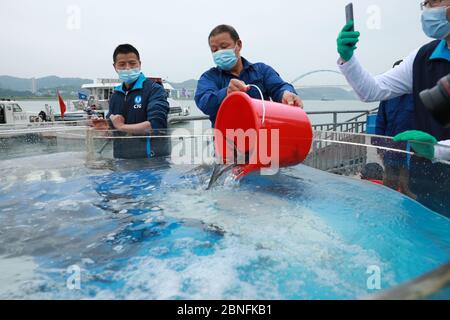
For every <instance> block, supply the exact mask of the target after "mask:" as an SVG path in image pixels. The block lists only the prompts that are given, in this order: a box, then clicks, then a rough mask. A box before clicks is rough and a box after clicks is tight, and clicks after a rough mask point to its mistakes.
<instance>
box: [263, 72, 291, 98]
mask: <svg viewBox="0 0 450 320" xmlns="http://www.w3.org/2000/svg"><path fill="white" fill-rule="evenodd" d="M263 66H264V87H265V88H266V90H267V91H268V92H269V95H270V97H271V98H272V100H273V101H275V102H281V101H282V99H283V94H284V92H285V91H289V92H292V93H294V94H297V92H296V91H295V89H294V87H293V86H292V85H291V84H289V83H287V82H286V81H284V80H283V79H282V78H281V77H280V75H279V74H278V73H277V72H276V71H275V70H274V69H273V68H272V67H270V66H267V65H263Z"/></svg>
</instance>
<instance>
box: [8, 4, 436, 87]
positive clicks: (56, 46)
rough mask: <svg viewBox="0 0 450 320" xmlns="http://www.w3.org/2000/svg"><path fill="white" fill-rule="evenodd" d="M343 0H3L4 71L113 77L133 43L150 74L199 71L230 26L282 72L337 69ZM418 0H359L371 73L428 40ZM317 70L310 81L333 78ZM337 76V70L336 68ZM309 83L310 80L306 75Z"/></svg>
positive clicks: (173, 76) (187, 75) (173, 77)
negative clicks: (216, 32)
mask: <svg viewBox="0 0 450 320" xmlns="http://www.w3.org/2000/svg"><path fill="white" fill-rule="evenodd" d="M347 2H348V0H344V1H343V0H327V1H311V0H310V1H306V0H258V1H257V0H247V1H242V0H227V1H223V0H222V1H218V0H193V1H188V0H172V1H154V0H145V1H144V0H136V1H118V0H95V1H92V0H90V1H88V0H78V1H77V0H71V1H67V0H58V1H55V0H14V1H12V0H1V1H0V21H1V24H2V26H1V28H0V39H1V41H2V44H1V50H0V75H12V76H18V77H27V78H29V77H42V76H47V75H58V76H62V77H84V78H90V79H94V78H98V77H114V76H115V73H114V70H113V68H112V66H111V64H112V52H113V50H114V48H115V47H116V45H118V44H120V43H131V44H133V45H135V46H136V47H137V48H138V50H139V51H140V53H141V58H142V62H143V71H144V72H145V73H146V75H147V76H161V77H164V78H166V79H167V80H169V81H183V80H187V79H192V78H196V79H197V78H198V77H199V76H200V75H201V74H202V73H203V72H204V71H206V70H207V69H209V68H210V67H212V66H213V62H212V58H211V54H210V51H209V47H208V43H207V36H208V34H209V32H210V30H211V29H212V28H213V27H214V26H216V25H218V24H222V23H226V24H231V25H233V26H235V27H236V29H237V30H238V32H239V33H240V36H241V38H242V41H243V43H244V48H243V51H242V55H243V56H244V57H246V58H248V59H249V60H250V61H252V62H265V63H267V64H269V65H272V66H273V67H274V68H275V69H276V70H277V71H278V72H279V73H280V74H281V75H282V77H283V78H284V79H285V80H288V81H292V80H293V79H294V78H296V77H297V76H298V75H301V74H303V73H305V72H308V71H312V70H315V69H337V68H336V60H337V57H338V55H337V52H336V38H337V34H338V33H339V31H340V29H341V28H342V27H343V25H344V24H345V12H344V6H345V4H346V3H347ZM419 2H420V1H416V0H378V1H376V0H357V1H354V3H355V20H356V25H357V26H356V27H357V30H359V31H360V32H361V34H362V35H361V42H360V43H359V45H358V50H357V55H358V57H359V58H360V59H361V61H362V63H363V64H364V65H365V66H366V67H367V68H368V69H369V71H371V72H372V73H382V72H384V71H386V70H387V69H389V68H391V66H392V64H393V62H394V61H396V60H398V59H400V58H403V57H405V56H406V55H407V54H408V53H409V52H410V51H412V50H413V49H415V48H417V47H419V46H421V45H423V44H424V43H426V42H427V41H428V39H427V38H426V37H425V35H424V34H423V32H422V29H421V24H420V7H419ZM333 77H336V76H333V75H326V74H323V75H317V76H315V77H311V79H309V82H317V81H319V82H326V81H333V80H332V79H333ZM337 77H339V76H337ZM308 84H309V83H308Z"/></svg>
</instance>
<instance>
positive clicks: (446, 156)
mask: <svg viewBox="0 0 450 320" xmlns="http://www.w3.org/2000/svg"><path fill="white" fill-rule="evenodd" d="M434 157H435V158H436V159H440V160H447V161H450V140H446V141H441V142H439V143H438V144H437V145H436V147H435V150H434Z"/></svg>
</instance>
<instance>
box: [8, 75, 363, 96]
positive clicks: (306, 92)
mask: <svg viewBox="0 0 450 320" xmlns="http://www.w3.org/2000/svg"><path fill="white" fill-rule="evenodd" d="M92 82H93V81H92V80H89V79H81V78H60V77H57V76H49V77H44V78H38V79H36V82H35V85H36V87H35V88H34V89H36V92H35V93H32V90H33V85H32V83H33V81H32V79H23V78H17V77H10V76H0V97H2V98H8V97H33V96H34V97H43V96H55V95H56V89H58V90H60V92H61V94H62V95H63V97H67V98H69V97H70V98H72V97H73V98H76V96H77V94H78V91H79V90H80V88H81V86H82V85H83V84H86V83H92ZM168 83H169V84H170V85H172V87H174V88H175V90H182V89H186V90H188V91H190V93H191V94H193V92H194V91H195V90H196V89H197V80H194V79H191V80H187V81H184V82H179V83H177V82H168ZM297 92H298V93H299V95H300V97H301V98H302V99H303V100H356V99H357V96H356V94H355V93H354V92H353V91H348V90H345V89H343V88H339V87H331V86H330V87H322V86H321V87H313V86H311V87H307V88H298V89H297ZM191 96H192V95H191Z"/></svg>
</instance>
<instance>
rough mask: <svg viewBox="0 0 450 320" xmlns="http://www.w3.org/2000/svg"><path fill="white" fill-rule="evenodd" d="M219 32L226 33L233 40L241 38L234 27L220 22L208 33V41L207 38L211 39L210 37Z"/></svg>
mask: <svg viewBox="0 0 450 320" xmlns="http://www.w3.org/2000/svg"><path fill="white" fill-rule="evenodd" d="M221 33H228V34H229V35H230V36H231V39H233V41H234V42H237V41H239V40H240V39H241V38H240V37H239V34H238V33H237V31H236V29H235V28H233V27H232V26H229V25H226V24H221V25H220V26H217V27H215V28H214V29H213V30H212V31H211V33H210V34H209V37H208V42H209V40H211V38H212V37H215V36H217V35H218V34H221Z"/></svg>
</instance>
